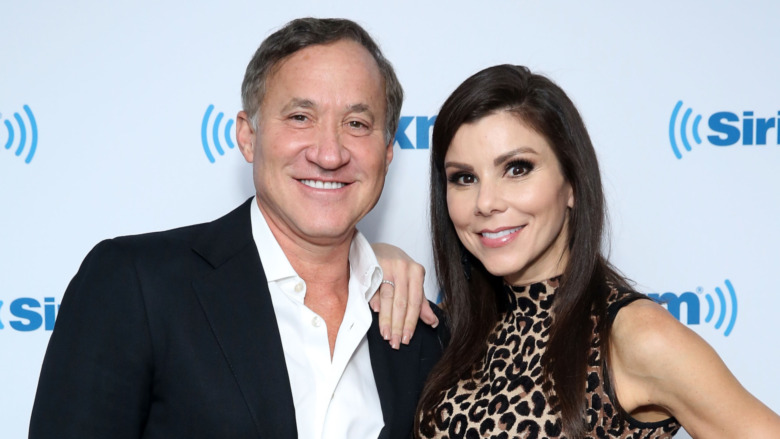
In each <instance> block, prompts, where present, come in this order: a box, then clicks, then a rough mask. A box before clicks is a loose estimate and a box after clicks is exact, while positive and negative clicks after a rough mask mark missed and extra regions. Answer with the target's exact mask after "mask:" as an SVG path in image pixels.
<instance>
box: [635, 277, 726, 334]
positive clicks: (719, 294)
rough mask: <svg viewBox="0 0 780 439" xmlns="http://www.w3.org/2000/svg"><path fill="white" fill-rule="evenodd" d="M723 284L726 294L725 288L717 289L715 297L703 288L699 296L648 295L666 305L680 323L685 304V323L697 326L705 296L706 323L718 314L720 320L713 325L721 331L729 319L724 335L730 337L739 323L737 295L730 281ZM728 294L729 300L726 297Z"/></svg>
mask: <svg viewBox="0 0 780 439" xmlns="http://www.w3.org/2000/svg"><path fill="white" fill-rule="evenodd" d="M723 283H724V285H725V286H726V288H725V292H724V289H723V288H721V287H715V295H714V296H713V295H712V294H710V293H704V289H703V288H702V287H698V288H697V289H696V293H698V294H696V293H693V292H690V291H687V292H684V293H682V294H679V295H678V294H675V293H664V294H660V295H659V294H655V293H653V294H648V296H650V297H652V298H654V299H657V300H659V301H660V302H661V303H662V304H664V305H666V308H667V309H668V310H669V312H670V313H672V315H673V316H674V317H675V318H676V319H677V320H680V321H682V320H681V319H680V305H681V304H683V303H684V304H685V305H686V308H687V312H688V314H687V322H685V323H687V324H688V325H697V324H699V323H700V318H701V315H702V314H701V308H702V307H701V299H700V297H702V296H703V297H704V300H705V301H706V302H707V308H706V309H707V315H706V316H704V322H705V323H710V322H712V321H713V319H714V318H715V314H716V312H717V315H718V318H717V320H715V323H713V325H714V326H715V329H720V328H721V327H723V324H724V323H726V320H727V319H728V323H727V324H726V328H725V329H724V330H723V335H725V336H726V337H728V336H729V334H731V331H732V330H733V329H734V324H735V323H736V321H737V293H736V292H735V291H734V285H732V284H731V281H730V280H728V279H726V280H725V281H724V282H723ZM727 293H728V298H727V297H726V294H727ZM716 299H717V302H716Z"/></svg>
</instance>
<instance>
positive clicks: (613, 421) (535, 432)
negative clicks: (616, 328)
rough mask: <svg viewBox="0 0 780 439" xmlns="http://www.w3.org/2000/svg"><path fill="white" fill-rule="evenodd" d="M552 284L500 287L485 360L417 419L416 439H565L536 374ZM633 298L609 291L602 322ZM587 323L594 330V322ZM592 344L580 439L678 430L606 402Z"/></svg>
mask: <svg viewBox="0 0 780 439" xmlns="http://www.w3.org/2000/svg"><path fill="white" fill-rule="evenodd" d="M558 280H559V278H553V279H551V280H548V281H544V282H539V283H535V284H531V285H527V286H521V287H516V286H512V287H510V286H506V285H505V286H504V292H501V293H499V294H506V295H507V297H506V301H507V302H508V303H507V309H506V311H504V312H502V313H501V314H500V315H499V321H498V323H497V324H496V327H495V329H494V330H493V331H492V332H491V334H490V336H489V337H488V341H487V345H488V346H487V353H486V354H485V358H484V359H483V360H482V361H480V362H479V363H477V364H475V365H474V367H473V368H472V370H471V373H470V374H466V376H464V377H462V378H461V379H460V381H459V382H458V383H457V384H456V385H455V386H454V387H452V388H451V389H449V390H448V391H447V392H446V393H445V394H444V395H443V399H442V401H441V402H440V403H439V404H438V405H437V406H436V409H435V410H434V412H433V416H432V417H431V416H427V415H423V416H422V418H421V419H420V421H421V422H420V430H421V431H420V435H421V436H422V437H424V438H449V439H455V438H485V437H491V438H507V439H508V438H526V439H535V438H566V436H565V435H564V434H563V433H562V431H561V430H562V424H561V414H560V411H559V409H558V408H557V407H556V405H555V404H552V403H551V402H554V401H555V400H556V399H557V397H556V396H555V395H554V390H553V389H552V383H551V382H549V381H548V380H545V379H544V375H543V372H542V354H543V353H544V347H545V346H546V344H547V339H548V338H549V329H550V323H551V322H552V316H551V315H550V311H551V308H552V302H553V299H554V297H555V290H556V288H557V287H558ZM635 298H636V296H631V295H630V293H627V292H619V291H618V290H617V289H614V288H613V289H612V291H611V292H610V294H609V297H608V299H607V306H608V308H607V315H608V318H609V319H611V320H614V318H615V315H616V314H617V312H618V310H619V309H620V308H621V307H623V306H625V305H627V304H628V303H630V302H632V301H633V300H634V299H635ZM594 314H595V313H594ZM592 318H593V321H594V323H595V320H596V319H597V317H596V316H595V315H593V317H592ZM594 328H595V325H594ZM591 340H592V343H591V351H590V354H589V356H588V359H589V364H588V368H587V384H586V390H585V396H586V398H587V404H586V407H587V409H586V419H585V422H586V424H587V427H586V432H585V436H584V437H585V438H594V439H595V438H630V439H639V438H641V439H651V438H671V437H672V436H673V435H674V434H675V433H676V432H677V430H678V429H679V428H680V425H679V423H678V422H677V421H676V420H675V419H674V418H669V419H666V420H663V421H659V422H652V423H646V422H640V421H637V420H636V419H633V418H632V417H630V416H629V415H628V414H627V413H625V412H624V411H623V410H622V409H620V407H619V406H618V405H617V404H616V402H615V401H614V400H613V398H612V397H611V396H610V393H611V391H610V390H609V387H608V386H609V379H608V377H607V371H608V369H607V365H606V362H605V360H604V358H602V355H601V352H600V351H601V349H600V347H599V345H600V343H599V337H598V334H596V333H595V331H594V334H593V336H592V339H591ZM570 439H571V438H570Z"/></svg>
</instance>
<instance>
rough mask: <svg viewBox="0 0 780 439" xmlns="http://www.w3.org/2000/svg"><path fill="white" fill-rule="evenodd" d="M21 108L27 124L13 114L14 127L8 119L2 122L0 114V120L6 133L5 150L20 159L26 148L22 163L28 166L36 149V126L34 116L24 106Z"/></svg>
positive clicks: (17, 115) (28, 108) (27, 107)
mask: <svg viewBox="0 0 780 439" xmlns="http://www.w3.org/2000/svg"><path fill="white" fill-rule="evenodd" d="M22 108H23V109H24V113H25V114H26V115H27V122H25V120H24V119H23V118H22V116H21V115H20V114H19V113H14V116H13V119H14V121H15V122H16V127H14V124H13V123H11V121H10V120H9V119H5V120H3V116H2V114H0V120H2V121H3V125H5V128H6V133H7V135H6V141H5V149H7V150H11V149H13V151H14V155H16V156H17V157H20V156H21V155H22V153H23V152H24V150H25V148H27V154H26V155H25V157H24V162H25V163H27V164H29V163H30V162H31V161H32V159H33V157H34V156H35V150H36V149H37V147H38V124H36V123H35V116H33V113H32V110H30V107H29V106H27V105H25V106H23V107H22ZM28 127H29V132H30V142H29V144H28V143H27V130H28ZM17 133H18V137H17ZM14 145H15V146H14ZM28 145H29V146H28Z"/></svg>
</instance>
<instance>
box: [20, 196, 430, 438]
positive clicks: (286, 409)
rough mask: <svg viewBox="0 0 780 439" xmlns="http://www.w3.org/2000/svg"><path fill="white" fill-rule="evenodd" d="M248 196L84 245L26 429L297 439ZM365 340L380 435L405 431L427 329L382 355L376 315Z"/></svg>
mask: <svg viewBox="0 0 780 439" xmlns="http://www.w3.org/2000/svg"><path fill="white" fill-rule="evenodd" d="M250 203H251V200H250V201H247V202H246V203H244V204H243V205H241V206H240V207H238V208H237V209H235V210H234V211H233V212H231V213H229V214H227V215H226V216H224V217H222V218H220V219H218V220H216V221H214V222H211V223H207V224H200V225H195V226H190V227H185V228H181V229H175V230H171V231H167V232H159V233H151V234H146V235H138V236H130V237H121V238H116V239H112V240H107V241H103V242H101V243H100V244H98V245H97V246H96V247H95V248H94V249H93V250H92V251H91V252H90V253H89V255H88V256H87V257H86V259H85V260H84V262H83V263H82V265H81V268H80V269H79V271H78V273H77V274H76V276H75V277H74V278H73V280H72V281H71V283H70V285H69V286H68V289H67V291H66V293H65V295H64V297H63V300H62V305H61V307H60V310H59V315H58V317H57V323H56V325H55V329H54V332H53V333H52V336H51V339H50V341H49V346H48V349H47V351H46V357H45V359H44V362H43V367H42V369H41V376H40V381H39V384H38V391H37V394H36V397H35V403H34V407H33V412H32V417H31V421H30V436H29V437H30V438H32V439H43V438H58V439H64V438H79V439H82V438H111V439H121V438H133V439H136V438H165V439H172V438H273V439H276V438H294V437H297V431H296V424H295V412H294V410H295V409H294V407H293V400H292V394H291V391H290V385H289V378H288V375H287V369H286V366H285V361H284V354H283V352H282V344H281V339H280V336H279V330H278V327H277V323H276V317H275V315H274V311H273V306H272V304H271V298H270V294H269V292H268V285H267V281H266V278H265V274H264V272H263V268H262V264H261V262H260V258H259V256H258V253H257V247H256V245H255V243H254V240H253V239H252V232H251V222H250V214H249V212H250V210H249V209H250ZM367 337H368V341H369V350H370V355H371V364H372V367H373V370H374V377H375V380H376V385H377V390H378V392H379V397H380V402H381V406H382V412H383V417H384V422H385V427H384V429H383V430H382V433H381V434H380V438H402V437H409V435H410V433H411V430H412V423H413V420H414V412H415V407H416V404H417V399H418V396H419V393H420V390H421V388H422V385H423V383H424V381H425V379H426V377H427V375H428V372H429V371H430V369H431V367H432V366H433V365H434V363H435V362H436V361H437V360H438V358H439V356H440V353H441V344H440V342H439V339H438V337H437V335H436V332H435V330H432V329H431V328H429V327H428V326H427V325H425V324H420V325H418V328H417V330H416V332H415V335H414V337H413V338H412V342H411V344H410V345H409V346H404V345H402V346H401V349H400V351H393V350H392V349H390V347H389V344H388V343H387V342H386V341H384V340H383V339H382V337H381V335H380V334H379V329H378V325H377V318H376V315H374V322H373V324H372V326H371V329H370V330H369V332H368V336H367ZM362 408H363V405H362V404H361V401H355V410H361V409H362ZM302 439H304V438H302ZM360 439H363V438H360Z"/></svg>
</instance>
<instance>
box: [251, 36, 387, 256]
mask: <svg viewBox="0 0 780 439" xmlns="http://www.w3.org/2000/svg"><path fill="white" fill-rule="evenodd" d="M385 107H386V103H385V92H384V80H383V78H382V75H381V73H380V72H379V68H378V67H377V64H376V62H375V61H374V59H373V58H372V57H371V55H370V54H369V53H368V51H367V50H365V49H364V48H363V47H362V46H361V45H359V44H358V43H355V42H353V41H349V40H340V41H337V42H335V43H331V44H327V45H315V46H309V47H307V48H304V49H301V50H299V51H298V52H295V53H294V54H292V55H290V56H289V57H287V58H285V59H283V60H282V61H281V62H280V63H278V64H277V65H276V66H275V68H274V69H273V70H272V71H271V73H270V75H269V76H268V78H267V80H266V85H265V96H264V98H263V101H262V103H261V105H260V110H259V114H258V127H257V130H256V131H255V130H253V129H252V126H251V124H250V122H249V121H248V119H247V115H246V114H245V113H244V112H240V113H239V115H238V124H237V131H236V137H237V140H238V143H239V145H240V147H241V152H242V153H243V155H244V157H245V158H246V160H247V161H248V162H251V163H253V170H254V182H255V189H256V190H257V197H258V199H259V204H260V210H261V211H262V212H263V214H264V215H265V217H266V219H267V221H268V223H269V225H270V227H271V230H272V231H274V234H275V235H277V239H281V238H282V237H280V236H278V233H279V232H281V233H282V234H284V235H285V237H286V238H288V239H292V240H294V241H296V242H301V240H302V241H303V242H304V243H309V244H316V245H332V244H338V243H340V242H344V241H345V240H347V241H348V240H351V238H352V233H353V231H354V229H355V226H356V224H357V222H358V221H359V220H360V219H361V218H363V216H365V215H366V213H368V211H370V210H371V209H372V208H373V207H374V205H375V204H376V202H377V200H378V199H379V195H380V194H381V193H382V187H383V185H384V180H385V175H386V174H387V168H388V166H389V165H390V161H391V160H392V158H393V149H392V145H393V143H392V142H393V141H392V140H390V142H389V143H388V142H386V141H385V138H384V133H385V113H386V108H385Z"/></svg>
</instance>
